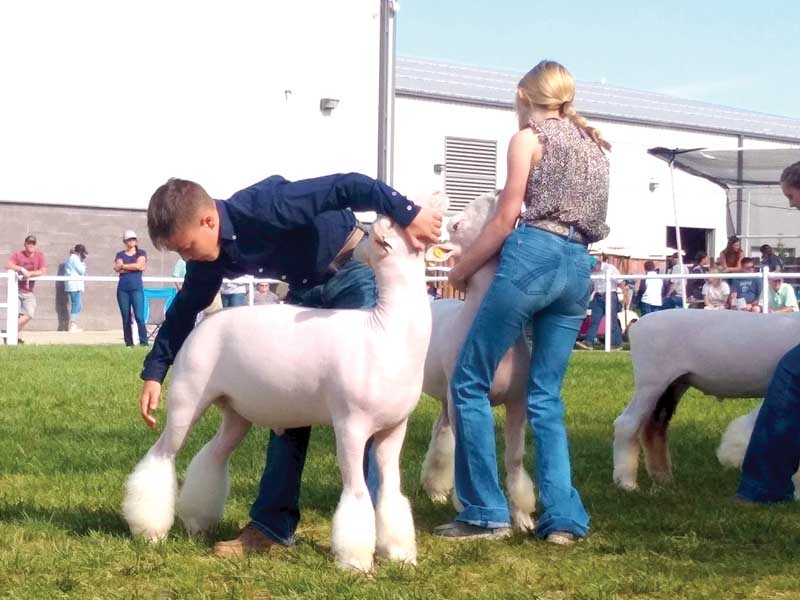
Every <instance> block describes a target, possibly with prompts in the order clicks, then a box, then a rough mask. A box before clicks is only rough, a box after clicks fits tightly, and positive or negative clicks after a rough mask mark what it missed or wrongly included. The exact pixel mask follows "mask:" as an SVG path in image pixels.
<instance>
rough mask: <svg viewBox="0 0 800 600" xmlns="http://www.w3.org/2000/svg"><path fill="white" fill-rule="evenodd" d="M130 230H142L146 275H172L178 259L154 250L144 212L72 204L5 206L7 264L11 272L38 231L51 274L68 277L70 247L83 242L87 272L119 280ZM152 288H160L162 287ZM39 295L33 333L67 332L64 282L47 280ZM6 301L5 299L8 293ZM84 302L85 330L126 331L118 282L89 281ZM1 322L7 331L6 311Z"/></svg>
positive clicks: (2, 225)
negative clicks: (118, 265) (118, 258)
mask: <svg viewBox="0 0 800 600" xmlns="http://www.w3.org/2000/svg"><path fill="white" fill-rule="evenodd" d="M126 229H133V230H134V231H136V232H137V234H138V235H139V236H140V238H141V240H140V242H141V247H142V248H143V249H144V250H146V251H147V255H148V268H147V271H146V272H145V275H150V276H162V275H163V276H170V275H172V267H173V265H174V264H175V261H176V260H177V258H178V255H177V254H174V253H172V252H158V251H155V250H153V249H152V247H150V244H149V243H148V238H147V226H146V216H145V213H144V211H136V210H113V209H101V208H82V207H71V206H47V205H22V204H0V259H2V265H1V266H2V267H3V269H5V263H6V261H7V260H8V258H9V256H10V255H11V254H12V253H13V252H15V251H17V250H22V248H23V241H24V239H25V236H26V235H28V234H29V233H33V234H35V235H36V238H37V242H38V244H37V247H38V249H39V250H40V251H42V252H43V253H44V255H45V258H46V259H47V269H48V273H47V274H48V275H58V274H63V272H62V273H59V266H62V268H63V263H64V261H65V260H66V259H67V257H68V256H69V250H70V248H72V247H73V246H75V244H78V243H82V244H84V245H85V246H86V248H87V250H88V251H89V256H88V257H87V259H86V264H87V267H88V273H87V274H88V275H109V276H115V275H116V274H115V273H114V270H113V264H114V255H115V254H116V253H117V252H119V251H120V250H123V249H124V244H123V243H122V232H123V231H124V230H126ZM3 283H5V279H4V280H3ZM152 285H153V287H158V284H152ZM35 292H36V299H37V304H38V306H37V313H36V318H35V319H34V320H33V321H31V322H30V323H29V324H28V326H27V329H31V330H39V331H43V330H44V331H53V330H63V329H65V328H66V319H67V310H68V309H67V306H68V304H67V298H66V295H65V294H64V291H63V284H61V283H59V282H51V281H42V282H39V283H37V284H36V287H35ZM2 298H3V300H5V290H3V292H2ZM83 300H84V309H83V314H82V315H81V326H82V327H84V329H93V330H105V329H119V328H121V320H120V316H119V309H118V308H117V300H116V283H112V282H109V283H105V282H98V283H93V282H88V283H86V292H85V293H84V295H83ZM0 319H3V328H5V310H2V311H0ZM23 337H24V336H23Z"/></svg>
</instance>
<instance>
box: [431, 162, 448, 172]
mask: <svg viewBox="0 0 800 600" xmlns="http://www.w3.org/2000/svg"><path fill="white" fill-rule="evenodd" d="M444 168H445V167H444V165H443V164H442V163H436V164H435V165H433V172H434V173H436V174H437V175H441V174H442V173H444Z"/></svg>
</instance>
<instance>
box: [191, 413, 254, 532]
mask: <svg viewBox="0 0 800 600" xmlns="http://www.w3.org/2000/svg"><path fill="white" fill-rule="evenodd" d="M223 410H224V416H223V419H222V424H221V425H220V428H219V430H218V431H217V433H216V435H215V436H214V437H213V438H212V439H211V440H210V441H209V442H208V443H207V444H206V445H205V446H203V448H202V449H201V450H200V452H198V453H197V454H196V455H195V456H194V458H193V459H192V461H191V463H189V467H188V468H187V469H186V476H185V477H184V481H183V487H182V488H181V492H180V496H179V497H178V516H179V517H180V519H181V521H182V522H183V525H184V527H186V531H188V532H189V534H190V535H195V534H198V533H202V532H205V531H208V530H209V529H210V528H211V527H213V526H214V525H216V524H217V523H219V521H220V520H221V519H222V514H223V511H224V509H225V500H227V498H228V493H229V491H230V482H229V480H228V464H229V458H230V455H231V453H232V452H233V451H234V450H235V449H236V447H237V446H238V445H239V443H241V441H242V440H243V439H244V437H245V436H246V435H247V432H248V431H249V430H250V422H249V421H247V420H245V419H243V418H242V417H240V416H239V415H238V414H236V413H235V412H233V410H231V409H230V408H227V407H226V408H225V409H223Z"/></svg>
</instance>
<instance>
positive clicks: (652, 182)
mask: <svg viewBox="0 0 800 600" xmlns="http://www.w3.org/2000/svg"><path fill="white" fill-rule="evenodd" d="M660 185H661V184H660V183H659V182H658V181H656V180H655V179H651V180H650V183H649V184H647V187H648V188H650V191H651V192H655V191H656V190H657V189H658V186H660Z"/></svg>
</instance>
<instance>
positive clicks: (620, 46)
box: [397, 0, 800, 119]
mask: <svg viewBox="0 0 800 600" xmlns="http://www.w3.org/2000/svg"><path fill="white" fill-rule="evenodd" d="M397 54H398V55H400V56H409V57H414V58H431V59H436V60H442V61H446V62H453V63H460V64H467V65H475V66H485V67H495V68H499V69H502V70H510V71H519V73H520V75H522V74H523V73H524V72H525V71H526V70H527V69H529V68H530V67H532V66H533V65H534V64H536V63H537V62H538V61H539V60H541V59H542V58H550V59H554V60H558V61H559V62H561V63H562V64H564V65H565V66H566V67H567V68H568V69H569V70H570V71H571V72H572V74H573V75H574V76H575V78H576V79H578V80H579V81H594V82H599V81H605V82H606V83H608V84H609V85H614V86H619V87H625V88H631V89H637V90H647V91H653V92H662V93H665V94H670V95H673V96H679V97H682V98H690V99H694V100H702V101H706V102H713V103H715V104H724V105H727V106H735V107H739V108H745V109H748V110H753V111H758V112H765V113H771V114H777V115H783V116H788V117H794V118H798V119H800V2H798V1H797V0H761V1H756V2H752V1H749V2H745V1H743V0H728V1H726V2H723V1H720V0H696V1H695V2H688V1H686V0H675V1H673V2H670V3H666V2H650V1H646V2H629V1H627V0H626V1H616V0H611V1H610V2H606V3H602V2H598V1H596V0H595V1H593V2H592V1H589V0H572V1H566V2H552V1H551V2H538V1H535V0H527V1H525V0H494V1H485V0H462V1H460V2H457V1H455V0H400V11H399V13H398V15H397Z"/></svg>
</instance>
